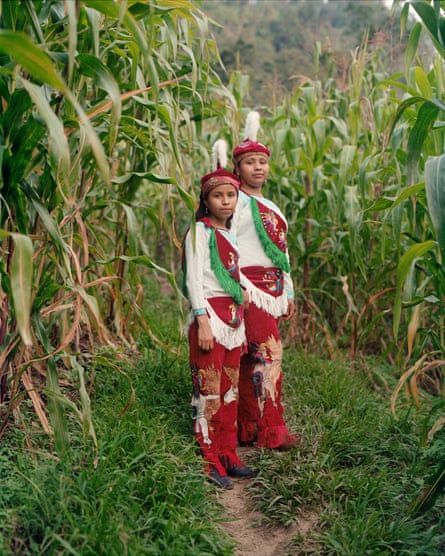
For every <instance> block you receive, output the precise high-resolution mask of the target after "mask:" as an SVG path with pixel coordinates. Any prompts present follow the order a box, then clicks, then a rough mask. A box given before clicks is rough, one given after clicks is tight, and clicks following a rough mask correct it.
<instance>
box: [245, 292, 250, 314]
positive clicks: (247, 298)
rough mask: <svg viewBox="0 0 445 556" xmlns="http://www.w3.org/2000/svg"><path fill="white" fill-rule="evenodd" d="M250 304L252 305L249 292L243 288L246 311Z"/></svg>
mask: <svg viewBox="0 0 445 556" xmlns="http://www.w3.org/2000/svg"><path fill="white" fill-rule="evenodd" d="M249 305H250V298H249V294H248V293H247V291H246V290H243V306H244V310H245V311H247V309H248V308H249Z"/></svg>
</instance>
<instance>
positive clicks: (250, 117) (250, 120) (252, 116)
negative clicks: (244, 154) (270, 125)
mask: <svg viewBox="0 0 445 556" xmlns="http://www.w3.org/2000/svg"><path fill="white" fill-rule="evenodd" d="M259 129H260V114H259V112H255V111H253V112H249V113H248V114H247V118H246V139H250V140H251V141H256V138H257V135H258V130H259Z"/></svg>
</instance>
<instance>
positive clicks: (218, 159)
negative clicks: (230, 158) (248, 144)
mask: <svg viewBox="0 0 445 556" xmlns="http://www.w3.org/2000/svg"><path fill="white" fill-rule="evenodd" d="M212 162H213V168H214V169H218V168H225V167H226V166H227V143H226V142H225V141H224V139H218V140H217V141H215V144H214V145H213V149H212Z"/></svg>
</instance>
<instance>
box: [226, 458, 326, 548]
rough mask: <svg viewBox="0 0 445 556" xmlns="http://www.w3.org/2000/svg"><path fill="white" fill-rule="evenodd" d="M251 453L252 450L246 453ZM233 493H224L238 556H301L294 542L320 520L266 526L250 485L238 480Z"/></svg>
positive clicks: (228, 527) (311, 518)
mask: <svg viewBox="0 0 445 556" xmlns="http://www.w3.org/2000/svg"><path fill="white" fill-rule="evenodd" d="M242 450H243V449H242V448H241V449H239V450H238V451H239V455H240V457H241V460H246V459H247V458H246V457H245V455H246V452H245V453H244V454H243V453H242ZM244 450H249V449H244ZM233 482H234V485H235V486H234V488H233V490H224V491H220V496H221V500H222V503H223V504H224V508H225V513H226V518H227V521H224V522H223V526H224V527H225V529H226V531H227V532H228V533H229V535H230V536H231V537H232V538H233V540H234V541H235V542H236V545H237V549H236V550H235V552H234V556H286V555H288V554H295V555H296V554H297V553H296V552H295V551H293V549H292V548H291V542H292V539H293V538H294V537H295V536H296V535H299V536H302V537H303V538H304V537H305V536H306V534H307V533H308V531H309V530H310V529H311V528H312V527H313V526H315V524H316V522H317V516H316V515H312V514H309V515H307V516H305V518H304V519H298V521H297V522H296V523H294V524H293V525H291V526H290V527H280V526H273V527H272V526H269V525H264V524H262V521H263V520H264V516H263V515H262V514H261V513H260V512H258V511H255V510H254V509H253V508H252V506H253V503H252V501H251V499H250V496H249V491H248V488H247V485H248V481H245V480H234V481H233Z"/></svg>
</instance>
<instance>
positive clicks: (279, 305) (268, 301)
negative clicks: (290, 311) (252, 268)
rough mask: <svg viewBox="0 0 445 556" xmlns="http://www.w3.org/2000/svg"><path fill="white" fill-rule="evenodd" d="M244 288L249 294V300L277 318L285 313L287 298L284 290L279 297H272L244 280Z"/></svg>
mask: <svg viewBox="0 0 445 556" xmlns="http://www.w3.org/2000/svg"><path fill="white" fill-rule="evenodd" d="M243 285H244V284H243ZM245 288H246V290H247V293H248V294H249V299H250V302H251V303H254V304H255V305H256V306H257V307H258V308H260V309H262V310H263V311H266V313H268V314H269V315H271V316H273V317H276V318H278V317H282V316H283V315H285V314H286V313H287V308H288V299H287V295H286V292H283V293H282V294H281V295H280V296H279V297H273V296H272V295H270V294H268V293H266V292H264V291H263V290H260V289H259V288H257V287H256V286H254V285H253V284H252V283H251V282H246V284H245Z"/></svg>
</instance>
